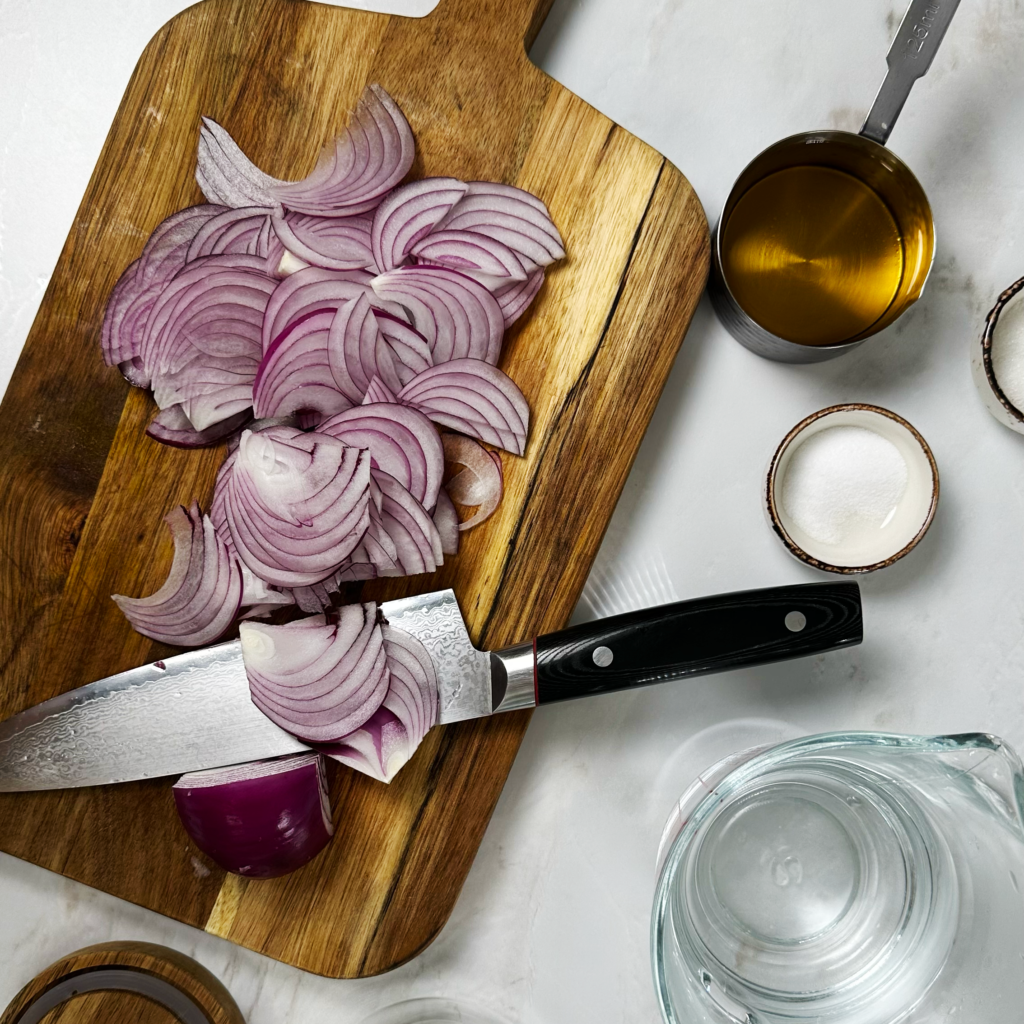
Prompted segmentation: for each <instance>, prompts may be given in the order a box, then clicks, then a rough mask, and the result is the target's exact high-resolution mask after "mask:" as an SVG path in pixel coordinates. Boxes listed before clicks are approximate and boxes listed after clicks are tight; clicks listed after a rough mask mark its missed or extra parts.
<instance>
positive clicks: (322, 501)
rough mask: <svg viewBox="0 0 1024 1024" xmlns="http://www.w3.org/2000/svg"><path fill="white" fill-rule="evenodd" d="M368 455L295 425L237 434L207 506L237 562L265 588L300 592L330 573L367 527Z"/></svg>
mask: <svg viewBox="0 0 1024 1024" xmlns="http://www.w3.org/2000/svg"><path fill="white" fill-rule="evenodd" d="M369 488H370V456H369V453H368V452H364V451H361V450H360V449H357V448H349V447H347V446H346V445H344V444H342V442H341V441H338V440H337V439H336V438H333V437H330V436H328V435H327V434H320V433H317V432H311V433H303V432H302V431H301V430H298V429H296V428H295V427H284V426H274V427H268V428H267V429H266V430H263V431H260V432H259V433H253V432H252V431H249V430H246V431H244V432H243V433H242V437H241V440H240V442H239V445H238V450H237V452H235V454H234V456H233V457H232V458H230V459H228V460H227V461H226V462H225V463H224V466H223V467H221V471H220V473H219V474H218V477H217V485H216V488H215V495H214V503H215V505H217V507H218V517H219V516H220V515H223V519H224V521H225V523H226V525H227V528H228V530H229V531H230V534H231V540H232V543H233V544H234V547H235V550H236V551H237V552H238V556H239V558H240V559H241V560H242V561H243V562H245V564H246V565H247V566H248V567H249V569H250V570H251V571H252V572H253V573H255V574H256V575H257V576H258V577H259V578H260V579H262V580H263V581H264V582H265V583H269V584H271V585H273V586H279V587H304V586H309V585H310V584H312V583H318V582H319V581H320V580H323V579H326V578H327V577H328V576H330V575H331V574H332V573H333V572H334V571H335V570H336V569H337V568H338V567H339V566H340V565H341V563H342V562H343V561H344V559H345V558H346V556H347V555H349V554H350V553H351V552H352V551H353V549H354V548H355V547H356V545H357V544H358V543H359V540H360V538H361V537H362V535H363V534H364V533H365V532H366V528H367V525H368V523H369V510H368V508H367V504H368V502H369Z"/></svg>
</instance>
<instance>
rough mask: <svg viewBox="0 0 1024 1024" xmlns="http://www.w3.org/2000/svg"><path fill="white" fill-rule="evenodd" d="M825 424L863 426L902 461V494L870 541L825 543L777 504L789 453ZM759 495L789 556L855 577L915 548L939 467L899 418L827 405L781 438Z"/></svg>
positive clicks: (929, 513) (934, 500) (872, 408)
mask: <svg viewBox="0 0 1024 1024" xmlns="http://www.w3.org/2000/svg"><path fill="white" fill-rule="evenodd" d="M830 427H866V428H867V429H868V430H872V431H874V432H875V433H876V434H879V435H880V436H882V437H884V438H885V439H886V440H888V441H890V442H892V443H893V444H894V445H895V446H896V448H897V449H898V450H899V452H900V454H901V455H902V456H903V459H904V461H905V462H906V464H907V487H906V490H905V492H904V494H903V497H902V498H901V499H900V502H899V504H898V505H897V506H896V510H895V513H894V515H893V516H892V519H891V522H888V523H887V525H886V526H885V527H884V531H885V532H884V533H883V530H882V529H880V530H879V531H878V534H877V538H873V539H872V540H871V541H870V542H868V541H863V540H862V541H861V542H858V543H855V544H851V545H846V544H826V543H824V542H822V541H819V540H817V539H815V538H814V537H811V536H810V535H809V534H807V533H806V532H805V531H803V530H801V529H800V527H799V526H798V525H797V524H796V523H794V522H793V520H792V518H791V517H790V516H789V514H788V513H787V512H786V510H785V507H784V506H783V503H782V497H781V496H782V489H783V485H784V481H785V477H786V472H787V470H788V469H789V463H790V460H791V458H792V456H793V454H794V453H795V452H796V451H797V449H798V448H799V447H800V445H801V444H803V443H804V442H805V441H806V440H808V439H809V438H810V437H813V436H814V435H815V434H817V433H820V432H821V431H823V430H828V429H829V428H830ZM764 497H765V512H766V514H767V516H768V522H769V523H770V524H771V527H772V529H773V530H774V531H775V533H776V534H777V535H778V537H779V539H780V540H781V541H782V543H783V544H784V545H785V546H786V549H787V550H788V551H789V553H790V554H791V555H793V556H794V557H795V558H799V559H800V561H801V562H805V563H806V564H807V565H811V566H813V567H814V568H815V569H822V570H824V571H825V572H835V573H843V574H844V575H855V574H859V573H865V572H874V571H875V570H876V569H884V568H885V567H886V566H888V565H892V564H893V562H897V561H899V559H901V558H902V557H903V556H904V555H905V554H907V552H909V551H912V550H913V549H914V548H915V547H917V545H918V543H919V542H920V540H921V538H922V537H923V536H924V535H925V533H927V531H928V527H929V526H931V524H932V520H933V519H934V518H935V509H936V507H937V506H938V503H939V470H938V467H937V466H936V465H935V457H934V456H933V455H932V451H931V448H929V447H928V443H927V442H926V441H925V439H924V438H923V437H922V436H921V435H920V434H919V433H918V432H917V431H916V430H915V429H914V428H913V427H912V426H911V425H910V424H909V423H908V422H907V421H906V420H905V419H903V418H902V417H901V416H897V415H896V414H895V413H894V412H890V411H889V410H888V409H883V408H881V407H880V406H877V405H864V404H862V403H859V402H852V403H848V404H845V405H832V406H829V407H828V408H827V409H821V410H819V411H818V412H816V413H812V414H811V415H810V416H808V417H806V418H805V419H803V420H801V421H800V422H799V423H798V424H797V425H796V426H795V427H793V429H792V430H791V431H790V432H789V433H788V434H787V435H786V436H785V437H784V438H783V439H782V442H781V444H780V445H779V446H778V448H776V450H775V454H774V455H773V456H772V460H771V463H770V464H769V466H768V474H767V478H766V481H765V493H764Z"/></svg>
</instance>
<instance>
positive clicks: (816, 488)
mask: <svg viewBox="0 0 1024 1024" xmlns="http://www.w3.org/2000/svg"><path fill="white" fill-rule="evenodd" d="M906 489H907V464H906V462H905V461H904V459H903V456H902V455H901V454H900V452H899V449H898V448H897V447H896V446H895V445H894V444H893V443H892V442H891V441H888V440H886V438H884V437H882V436H881V435H880V434H876V433H875V432H874V431H873V430H868V429H866V428H865V427H828V428H827V429H825V430H822V431H820V432H819V433H817V434H813V435H812V436H811V437H809V438H808V439H807V440H806V441H804V442H803V443H802V444H801V445H800V446H799V447H798V448H797V449H796V451H795V452H793V455H792V457H791V458H790V460H789V467H788V469H787V470H786V478H785V480H784V481H783V489H782V505H783V507H784V508H785V510H786V512H787V513H788V515H789V516H790V518H791V519H792V520H793V522H794V523H795V524H796V525H797V526H799V527H800V529H801V530H803V531H804V533H806V534H808V535H809V536H811V537H813V538H814V539H815V540H817V541H820V542H821V543H822V544H842V543H843V542H844V540H847V539H848V538H849V537H850V535H851V534H852V533H853V532H854V531H860V530H863V529H864V528H865V527H869V528H870V527H874V528H876V529H880V528H881V527H883V526H885V525H887V523H888V522H889V520H890V519H891V518H892V515H893V512H894V511H895V509H896V506H897V505H898V504H899V502H900V499H901V498H902V497H903V492H904V491H905V490H906Z"/></svg>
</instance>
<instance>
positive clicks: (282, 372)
mask: <svg viewBox="0 0 1024 1024" xmlns="http://www.w3.org/2000/svg"><path fill="white" fill-rule="evenodd" d="M336 314H337V310H335V309H322V310H314V311H313V312H310V313H306V314H304V315H303V316H300V317H298V318H297V319H295V320H293V321H292V322H291V323H290V324H289V325H288V326H287V327H286V328H285V329H284V330H283V331H282V332H281V333H280V334H279V335H278V336H277V338H276V339H275V340H274V341H273V342H272V343H271V345H270V347H269V348H268V349H267V351H266V353H265V354H264V356H263V359H262V361H261V362H260V365H259V369H258V370H257V371H256V380H255V381H254V382H253V388H252V402H253V411H254V413H255V414H256V416H258V417H260V418H263V417H272V416H292V415H296V414H300V413H301V414H304V417H305V420H306V421H308V422H303V423H302V424H301V425H302V426H307V425H308V426H315V425H316V424H318V423H319V422H320V421H321V420H323V419H326V418H327V417H328V416H333V415H334V414H335V413H337V412H341V411H342V409H347V408H349V407H350V406H351V405H352V402H351V400H350V399H348V398H346V397H345V396H344V395H343V394H342V393H341V392H340V391H339V390H338V386H337V384H336V383H335V380H334V376H333V375H332V373H331V363H330V355H329V348H328V340H329V338H330V331H331V324H332V323H334V318H335V316H336Z"/></svg>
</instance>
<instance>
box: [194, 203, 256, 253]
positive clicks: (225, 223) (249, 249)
mask: <svg viewBox="0 0 1024 1024" xmlns="http://www.w3.org/2000/svg"><path fill="white" fill-rule="evenodd" d="M269 214H270V211H269V210H266V209H264V208H263V207H260V206H243V207H241V208H239V209H237V210H225V211H224V212H223V213H220V214H218V215H217V216H216V217H212V218H211V219H210V220H208V221H206V223H204V224H203V226H202V227H201V228H200V229H199V231H198V232H197V234H196V236H195V238H193V239H192V243H191V245H189V247H188V254H187V256H186V257H185V259H186V262H188V263H191V262H192V260H196V259H199V257H200V256H217V255H220V254H221V253H242V254H244V255H247V256H259V257H261V258H262V259H266V257H267V251H268V248H269V245H270V216H269Z"/></svg>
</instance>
